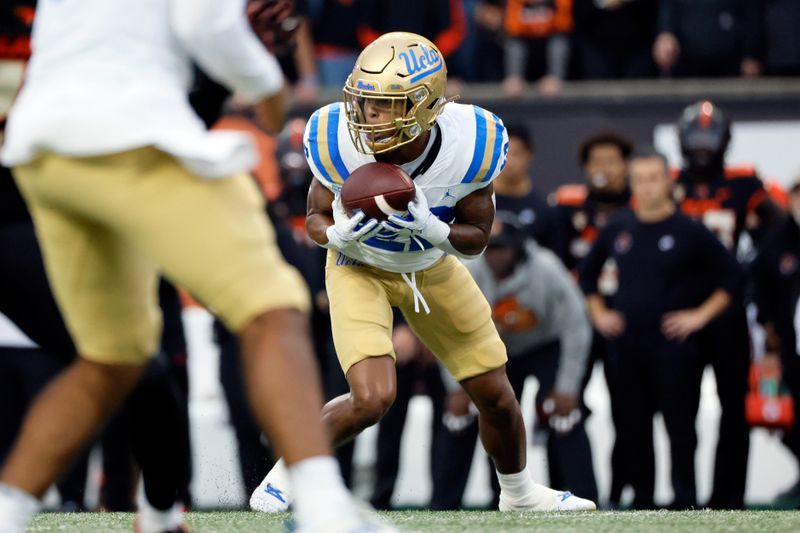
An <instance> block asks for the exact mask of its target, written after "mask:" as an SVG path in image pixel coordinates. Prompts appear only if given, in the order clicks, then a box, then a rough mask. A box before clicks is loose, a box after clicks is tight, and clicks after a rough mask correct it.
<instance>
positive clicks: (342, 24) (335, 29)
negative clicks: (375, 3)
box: [309, 0, 368, 88]
mask: <svg viewBox="0 0 800 533" xmlns="http://www.w3.org/2000/svg"><path fill="white" fill-rule="evenodd" d="M367 3H368V0H316V1H313V0H312V1H310V2H309V8H310V15H311V21H312V36H313V42H314V52H315V54H316V56H317V67H318V69H319V80H320V85H322V86H323V87H336V88H340V87H342V86H343V85H344V82H345V80H346V79H347V76H349V75H350V72H352V70H353V65H355V63H356V57H358V53H359V52H360V51H361V48H360V46H359V44H358V36H357V32H358V28H359V26H360V25H361V21H362V19H363V16H364V9H365V8H366V5H367Z"/></svg>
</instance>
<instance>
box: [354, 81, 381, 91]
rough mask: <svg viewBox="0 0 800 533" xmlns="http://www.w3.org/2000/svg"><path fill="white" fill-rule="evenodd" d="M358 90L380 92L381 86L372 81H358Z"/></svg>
mask: <svg viewBox="0 0 800 533" xmlns="http://www.w3.org/2000/svg"><path fill="white" fill-rule="evenodd" d="M356 89H363V90H365V91H380V90H381V84H380V83H378V82H377V81H372V80H358V82H357V83H356Z"/></svg>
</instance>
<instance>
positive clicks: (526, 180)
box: [494, 123, 563, 254]
mask: <svg viewBox="0 0 800 533" xmlns="http://www.w3.org/2000/svg"><path fill="white" fill-rule="evenodd" d="M506 132H507V133H508V156H507V157H506V168H504V169H503V172H501V173H500V175H499V176H497V179H496V180H494V192H495V206H496V208H497V210H498V211H510V212H512V213H514V214H515V215H516V217H517V219H518V220H519V223H520V224H521V225H522V226H523V228H524V229H525V230H526V232H527V233H528V234H529V235H530V236H531V237H533V238H534V239H535V240H536V242H537V243H538V244H540V245H542V246H544V247H545V248H549V249H550V250H553V251H554V252H556V253H557V254H559V253H560V250H561V246H562V241H563V239H561V233H560V229H559V225H558V223H557V219H556V212H555V209H554V208H553V207H551V206H550V205H549V204H548V203H547V200H546V199H545V198H543V197H542V196H541V195H540V194H539V192H538V191H537V189H536V187H535V184H534V182H533V178H532V176H531V174H530V168H531V165H532V164H533V162H534V158H535V155H536V144H535V142H534V139H533V134H532V133H531V131H530V129H528V127H527V126H525V125H524V124H521V123H520V124H508V125H507V126H506Z"/></svg>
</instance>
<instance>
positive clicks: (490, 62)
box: [447, 0, 505, 82]
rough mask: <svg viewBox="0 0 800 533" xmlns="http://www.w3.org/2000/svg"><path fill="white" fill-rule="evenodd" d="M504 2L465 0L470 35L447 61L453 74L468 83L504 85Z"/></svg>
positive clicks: (468, 33) (448, 67)
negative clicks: (496, 83)
mask: <svg viewBox="0 0 800 533" xmlns="http://www.w3.org/2000/svg"><path fill="white" fill-rule="evenodd" d="M503 2H504V0H465V1H464V13H465V15H466V22H467V32H466V35H465V36H464V41H463V42H462V43H461V46H459V47H458V50H457V51H456V52H455V53H454V54H453V55H452V56H451V57H450V59H449V60H448V61H447V69H448V73H449V74H450V75H455V76H458V77H459V78H462V79H464V80H465V81H468V82H471V81H477V82H500V81H502V79H503V73H504V69H503V41H504V39H505V32H504V29H503V18H504V16H505V11H504V6H503Z"/></svg>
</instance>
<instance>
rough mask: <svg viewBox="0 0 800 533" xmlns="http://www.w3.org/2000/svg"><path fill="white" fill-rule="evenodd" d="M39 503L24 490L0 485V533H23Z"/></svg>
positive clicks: (37, 509)
mask: <svg viewBox="0 0 800 533" xmlns="http://www.w3.org/2000/svg"><path fill="white" fill-rule="evenodd" d="M39 507H41V503H40V502H39V500H37V499H36V498H35V497H33V496H31V495H30V494H28V493H27V492H25V491H24V490H21V489H18V488H16V487H12V486H11V485H6V484H5V483H0V533H23V532H24V531H25V527H26V526H27V525H28V522H30V521H31V518H33V515H35V514H36V513H37V512H38V511H39Z"/></svg>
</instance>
